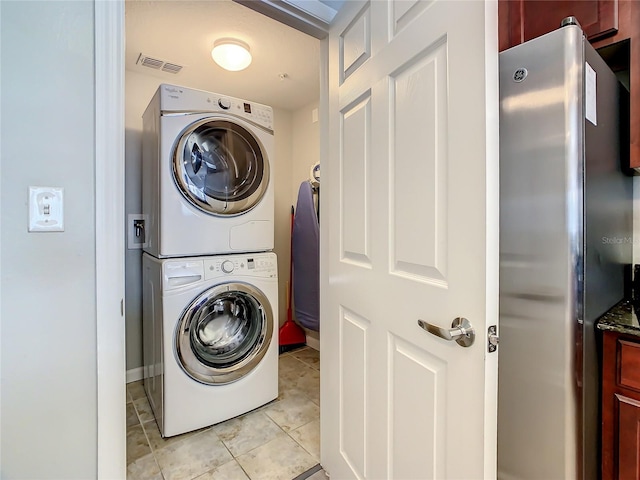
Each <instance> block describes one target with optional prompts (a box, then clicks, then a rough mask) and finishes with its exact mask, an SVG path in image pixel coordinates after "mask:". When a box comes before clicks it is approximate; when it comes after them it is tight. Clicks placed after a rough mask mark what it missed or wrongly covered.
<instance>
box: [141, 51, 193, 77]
mask: <svg viewBox="0 0 640 480" xmlns="http://www.w3.org/2000/svg"><path fill="white" fill-rule="evenodd" d="M136 63H137V64H138V65H142V66H143V67H149V68H153V69H154V70H162V71H163V72H168V73H173V74H176V73H179V72H180V70H182V65H176V64H175V63H169V62H165V61H164V60H159V59H157V58H153V57H148V56H146V55H144V54H142V53H141V54H140V55H139V56H138V61H137V62H136Z"/></svg>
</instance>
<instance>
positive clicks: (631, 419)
mask: <svg viewBox="0 0 640 480" xmlns="http://www.w3.org/2000/svg"><path fill="white" fill-rule="evenodd" d="M602 368H603V372H602V480H614V479H615V480H633V479H639V478H640V438H639V433H640V338H638V337H633V336H627V335H623V334H619V333H614V332H604V342H603V365H602Z"/></svg>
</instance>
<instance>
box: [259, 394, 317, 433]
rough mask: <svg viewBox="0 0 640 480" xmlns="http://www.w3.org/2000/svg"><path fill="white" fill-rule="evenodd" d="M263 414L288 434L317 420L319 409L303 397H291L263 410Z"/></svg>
mask: <svg viewBox="0 0 640 480" xmlns="http://www.w3.org/2000/svg"><path fill="white" fill-rule="evenodd" d="M264 413H266V414H267V415H269V417H270V418H271V420H273V421H274V422H276V423H277V424H278V425H279V426H280V428H282V429H283V430H284V431H285V432H288V431H290V430H294V429H296V428H298V427H301V426H302V425H306V424H307V423H309V422H311V421H313V420H317V419H318V418H319V417H320V408H319V407H318V406H317V405H316V404H315V403H313V402H312V401H311V400H309V399H308V398H307V397H305V396H291V397H289V398H285V399H284V400H279V401H277V402H276V403H274V404H273V405H270V406H269V407H268V408H265V409H264Z"/></svg>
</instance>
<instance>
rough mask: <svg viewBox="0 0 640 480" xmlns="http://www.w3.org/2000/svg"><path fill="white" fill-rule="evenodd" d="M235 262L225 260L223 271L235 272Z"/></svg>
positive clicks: (222, 266)
mask: <svg viewBox="0 0 640 480" xmlns="http://www.w3.org/2000/svg"><path fill="white" fill-rule="evenodd" d="M233 267H234V265H233V262H232V261H231V260H225V261H224V262H222V265H221V266H220V268H221V269H222V271H223V272H224V273H231V272H233Z"/></svg>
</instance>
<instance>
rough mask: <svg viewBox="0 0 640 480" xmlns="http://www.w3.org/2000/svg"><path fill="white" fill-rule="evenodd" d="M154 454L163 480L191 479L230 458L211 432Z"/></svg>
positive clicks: (177, 443) (190, 438)
mask: <svg viewBox="0 0 640 480" xmlns="http://www.w3.org/2000/svg"><path fill="white" fill-rule="evenodd" d="M155 455H156V460H157V461H158V465H160V469H161V471H162V475H163V476H164V478H165V480H191V479H193V478H195V477H197V476H199V475H202V474H203V473H206V472H208V471H210V470H213V469H215V468H218V467H219V466H221V465H224V464H225V463H227V462H229V461H231V460H232V459H233V457H232V456H231V454H230V453H229V451H228V450H227V449H226V448H225V446H224V445H223V443H222V442H221V441H220V439H219V438H218V436H217V435H216V434H215V432H214V431H213V430H211V429H209V430H206V431H204V432H201V433H198V434H197V435H192V436H190V437H188V438H185V439H184V440H181V441H179V442H175V443H172V444H171V445H168V446H166V447H164V448H161V449H160V450H156V452H155Z"/></svg>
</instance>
